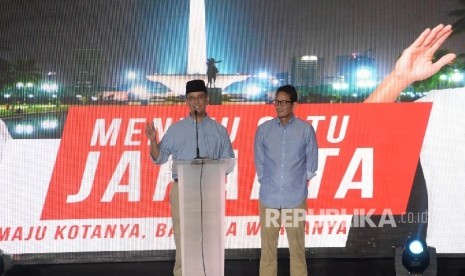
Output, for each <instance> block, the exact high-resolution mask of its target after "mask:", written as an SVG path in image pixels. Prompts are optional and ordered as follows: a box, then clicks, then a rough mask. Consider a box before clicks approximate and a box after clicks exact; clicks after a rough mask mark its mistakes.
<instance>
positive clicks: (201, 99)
mask: <svg viewBox="0 0 465 276" xmlns="http://www.w3.org/2000/svg"><path fill="white" fill-rule="evenodd" d="M206 98H207V97H206V96H204V95H200V96H197V97H194V96H189V97H187V100H188V101H189V102H193V101H195V100H198V101H199V102H201V101H203V100H205V99H206Z"/></svg>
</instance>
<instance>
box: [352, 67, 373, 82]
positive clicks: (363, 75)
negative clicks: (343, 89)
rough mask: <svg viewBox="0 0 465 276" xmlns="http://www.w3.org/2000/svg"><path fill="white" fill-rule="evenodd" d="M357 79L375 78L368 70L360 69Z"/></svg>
mask: <svg viewBox="0 0 465 276" xmlns="http://www.w3.org/2000/svg"><path fill="white" fill-rule="evenodd" d="M356 76H357V79H359V80H366V79H370V78H372V77H373V72H372V70H370V69H367V68H360V69H358V70H357V72H356Z"/></svg>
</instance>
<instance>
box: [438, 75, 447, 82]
mask: <svg viewBox="0 0 465 276" xmlns="http://www.w3.org/2000/svg"><path fill="white" fill-rule="evenodd" d="M439 80H442V81H446V80H447V75H446V74H441V75H440V76H439Z"/></svg>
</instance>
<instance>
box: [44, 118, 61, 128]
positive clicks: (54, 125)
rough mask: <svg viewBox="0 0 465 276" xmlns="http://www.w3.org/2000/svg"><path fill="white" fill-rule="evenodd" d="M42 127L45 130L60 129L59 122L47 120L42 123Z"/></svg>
mask: <svg viewBox="0 0 465 276" xmlns="http://www.w3.org/2000/svg"><path fill="white" fill-rule="evenodd" d="M41 127H42V128H43V129H55V128H57V127H58V121H57V120H45V121H42V123H41Z"/></svg>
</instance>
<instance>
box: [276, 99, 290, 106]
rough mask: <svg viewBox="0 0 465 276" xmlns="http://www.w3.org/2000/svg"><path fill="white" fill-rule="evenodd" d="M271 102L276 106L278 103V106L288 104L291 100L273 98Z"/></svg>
mask: <svg viewBox="0 0 465 276" xmlns="http://www.w3.org/2000/svg"><path fill="white" fill-rule="evenodd" d="M273 103H274V105H275V106H278V105H280V106H286V105H288V104H290V103H292V101H286V100H282V101H280V100H274V101H273Z"/></svg>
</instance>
